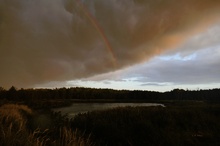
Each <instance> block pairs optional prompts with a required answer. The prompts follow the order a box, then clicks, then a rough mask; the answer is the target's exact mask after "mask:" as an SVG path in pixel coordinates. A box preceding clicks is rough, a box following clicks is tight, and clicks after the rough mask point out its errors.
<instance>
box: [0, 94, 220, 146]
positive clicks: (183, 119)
mask: <svg viewBox="0 0 220 146" xmlns="http://www.w3.org/2000/svg"><path fill="white" fill-rule="evenodd" d="M48 91H50V93H51V95H53V92H54V91H53V90H45V91H44V92H43V90H40V93H41V94H42V93H44V94H46V93H49V92H48ZM34 92H35V93H32V94H30V90H27V92H26V90H23V91H22V93H23V95H24V97H23V98H21V96H18V95H20V93H21V91H20V90H14V91H13V92H12V91H6V90H2V91H1V92H0V95H1V106H0V145H4V146H19V145H20V146H50V145H51V146H78V145H80V146H83V145H84V146H88V145H89V146H90V145H92V146H93V145H94V146H102V145H108V146H127V145H139V146H142V145H143V146H146V145H171V146H172V145H173V146H174V145H175V146H176V145H220V142H219V138H220V134H219V131H220V102H219V101H218V98H217V92H216V91H215V92H216V95H215V99H216V100H213V98H214V97H211V98H210V100H207V97H205V95H203V100H202V99H198V98H196V97H194V98H195V99H194V100H192V99H193V98H192V97H190V99H191V100H187V99H184V96H185V95H184V94H187V95H189V94H188V92H187V91H178V92H177V91H172V92H170V93H169V95H172V96H170V98H171V99H170V100H168V99H166V100H161V99H160V100H158V98H162V97H156V96H155V98H156V99H155V100H154V101H157V102H158V103H163V104H164V105H165V106H166V107H162V106H154V107H140V106H126V107H113V108H110V109H103V110H94V111H89V112H85V113H81V114H77V115H75V116H74V117H73V118H70V117H68V115H65V114H64V115H63V114H61V112H54V111H52V110H51V109H52V108H54V107H61V106H64V105H70V103H68V102H69V101H71V100H67V99H57V98H54V97H53V96H51V98H49V97H48V95H47V96H45V98H44V96H40V97H39V99H36V100H35V99H34V98H32V99H31V100H30V99H28V96H27V95H32V97H34V96H36V95H35V94H36V93H37V92H36V91H34ZM96 92H98V91H96ZM99 92H101V91H99ZM114 92H115V91H114ZM174 92H177V93H178V94H177V93H175V94H174ZM185 92H186V93H185ZM191 92H192V91H191ZM207 92H208V91H207ZM9 93H10V94H9ZM12 93H13V94H12ZM18 93H19V94H18ZM40 93H38V95H41V94H40ZM140 93H141V94H143V93H142V92H140ZM180 93H181V94H180ZM192 93H194V92H192ZM210 93H212V92H210ZM81 94H83V93H81ZM119 94H121V93H119ZM129 94H133V95H136V94H134V93H132V92H130V91H129ZM155 94H156V93H155ZM159 94H161V95H162V93H158V95H159ZM165 94H166V93H165ZM167 94H168V93H167ZM195 94H200V92H199V91H196V93H195ZM195 94H194V95H195ZM2 95H4V96H2ZM9 95H10V98H8V97H9ZM207 95H209V96H211V94H207ZM218 95H219V94H218ZM176 96H178V98H177V97H176ZM12 97H13V98H12ZM130 97H132V96H130ZM138 97H139V96H136V98H135V99H136V101H138ZM180 97H181V98H180ZM204 97H205V99H204ZM53 98H54V99H53ZM163 99H164V98H163ZM174 99H175V100H174ZM67 101H68V102H67ZM140 101H143V99H140ZM144 101H147V100H146V99H145V100H144ZM150 101H152V100H151V99H150V100H149V102H150ZM72 102H76V100H73V101H72ZM77 102H79V100H78V101H77ZM83 102H85V101H83ZM90 102H91V101H90ZM66 103H68V104H66ZM100 104H101V103H100Z"/></svg>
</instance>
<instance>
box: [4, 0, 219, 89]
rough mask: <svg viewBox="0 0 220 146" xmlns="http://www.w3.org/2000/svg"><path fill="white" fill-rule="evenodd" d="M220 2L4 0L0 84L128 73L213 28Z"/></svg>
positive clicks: (31, 82)
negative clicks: (127, 71) (125, 70)
mask: <svg viewBox="0 0 220 146" xmlns="http://www.w3.org/2000/svg"><path fill="white" fill-rule="evenodd" d="M219 8H220V1H209V0H179V1H178V2H177V1H175V0H167V1H161V0H111V1H109V0H92V1H91V0H82V1H80V0H10V1H9V0H0V68H1V69H0V86H4V87H9V86H11V85H15V86H17V87H32V86H34V85H36V84H41V83H47V82H51V81H68V80H72V79H79V78H83V77H89V76H93V75H97V74H101V73H106V72H111V71H115V70H118V69H122V68H125V67H128V66H131V65H134V64H136V63H140V62H143V61H146V60H148V59H150V58H151V57H153V56H155V55H158V54H160V53H162V52H164V51H166V50H168V49H173V48H175V47H177V46H179V45H180V44H181V43H184V42H185V41H186V40H187V39H188V38H189V37H190V36H191V35H193V34H196V33H198V32H200V31H203V30H204V29H206V28H208V26H210V25H212V24H214V23H215V22H216V21H217V19H218V16H219V13H220V9H219Z"/></svg>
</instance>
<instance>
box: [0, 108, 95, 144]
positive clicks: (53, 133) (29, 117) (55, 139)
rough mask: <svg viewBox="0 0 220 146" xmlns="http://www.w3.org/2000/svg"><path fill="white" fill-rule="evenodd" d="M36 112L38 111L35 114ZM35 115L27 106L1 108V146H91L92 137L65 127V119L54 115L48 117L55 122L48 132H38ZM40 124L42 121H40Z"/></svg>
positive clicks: (43, 128) (42, 129) (40, 128)
mask: <svg viewBox="0 0 220 146" xmlns="http://www.w3.org/2000/svg"><path fill="white" fill-rule="evenodd" d="M35 112H36V111H35ZM39 115H40V114H39V113H34V112H33V111H32V110H31V109H30V108H28V107H27V106H25V105H17V104H6V105H2V106H1V107H0V145H2V146H90V145H92V144H91V142H90V139H89V137H88V138H86V137H85V136H82V135H81V133H80V132H78V131H77V130H75V131H73V130H72V129H70V128H69V127H66V126H65V125H64V123H65V122H64V121H65V120H66V118H65V116H61V115H60V114H59V113H53V112H50V114H47V115H46V116H45V117H47V116H48V117H49V118H51V121H52V122H53V121H54V122H55V123H56V122H62V123H60V124H58V123H56V124H57V125H54V124H52V125H51V126H49V127H48V128H46V127H39V126H41V125H38V128H36V129H34V130H33V128H35V126H36V125H35V124H34V123H35V122H34V121H35V117H36V116H37V117H38V116H39ZM37 122H39V121H37Z"/></svg>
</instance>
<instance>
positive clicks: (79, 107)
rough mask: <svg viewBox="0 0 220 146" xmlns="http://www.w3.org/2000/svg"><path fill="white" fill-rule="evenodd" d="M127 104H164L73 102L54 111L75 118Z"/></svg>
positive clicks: (156, 104)
mask: <svg viewBox="0 0 220 146" xmlns="http://www.w3.org/2000/svg"><path fill="white" fill-rule="evenodd" d="M126 106H132V107H135V106H162V107H165V106H164V104H159V103H73V104H72V105H71V106H68V107H62V108H55V109H53V111H56V112H58V111H61V113H62V114H68V116H69V117H70V118H73V117H74V116H75V115H76V114H79V113H85V112H88V111H94V110H105V109H111V108H116V107H126Z"/></svg>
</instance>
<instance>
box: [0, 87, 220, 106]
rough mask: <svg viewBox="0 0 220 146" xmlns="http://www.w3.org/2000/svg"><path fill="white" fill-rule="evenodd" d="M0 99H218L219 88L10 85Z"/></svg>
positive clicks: (219, 99) (219, 97) (0, 93)
mask: <svg viewBox="0 0 220 146" xmlns="http://www.w3.org/2000/svg"><path fill="white" fill-rule="evenodd" d="M0 99H2V100H9V101H10V100H11V101H36V100H37V101H41V100H63V99H74V100H79V101H80V100H85V101H90V100H103V101H104V100H112V101H114V100H116V101H117V100H120V101H137V102H138V101H140V102H141V101H157V100H206V101H220V89H209V90H183V89H174V90H172V91H168V92H163V93H162V92H156V91H142V90H134V91H130V90H113V89H94V88H82V87H72V88H56V89H23V88H21V89H17V88H16V87H14V86H12V87H11V88H10V89H8V90H6V89H4V88H2V87H0Z"/></svg>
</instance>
